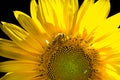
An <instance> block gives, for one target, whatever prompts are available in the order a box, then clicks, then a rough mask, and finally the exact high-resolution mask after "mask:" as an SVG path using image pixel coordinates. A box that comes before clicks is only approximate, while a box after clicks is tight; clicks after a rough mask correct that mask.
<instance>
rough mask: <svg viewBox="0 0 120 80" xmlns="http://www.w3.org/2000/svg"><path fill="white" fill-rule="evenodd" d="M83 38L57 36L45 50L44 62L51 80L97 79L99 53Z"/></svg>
mask: <svg viewBox="0 0 120 80" xmlns="http://www.w3.org/2000/svg"><path fill="white" fill-rule="evenodd" d="M84 44H85V43H84V42H82V39H76V38H73V39H67V40H66V39H63V38H57V39H56V41H54V43H52V44H51V45H50V46H49V47H48V48H47V49H46V51H45V55H43V63H44V66H45V67H46V70H47V71H46V75H47V77H48V79H50V80H95V79H97V78H94V76H96V75H97V73H98V72H97V68H96V66H95V65H96V63H98V62H97V57H98V55H97V54H96V53H97V52H96V51H95V50H92V49H87V48H86V47H87V46H86V45H84Z"/></svg>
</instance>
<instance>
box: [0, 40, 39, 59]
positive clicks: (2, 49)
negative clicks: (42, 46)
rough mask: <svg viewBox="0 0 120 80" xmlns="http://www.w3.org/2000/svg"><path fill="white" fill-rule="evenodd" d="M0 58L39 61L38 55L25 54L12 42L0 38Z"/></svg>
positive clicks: (25, 52)
mask: <svg viewBox="0 0 120 80" xmlns="http://www.w3.org/2000/svg"><path fill="white" fill-rule="evenodd" d="M0 56H3V57H6V58H11V59H16V60H31V61H39V58H38V55H37V54H33V53H30V52H27V51H25V50H23V49H22V48H20V47H19V46H17V45H16V44H15V43H14V42H13V41H10V40H6V39H1V38H0Z"/></svg>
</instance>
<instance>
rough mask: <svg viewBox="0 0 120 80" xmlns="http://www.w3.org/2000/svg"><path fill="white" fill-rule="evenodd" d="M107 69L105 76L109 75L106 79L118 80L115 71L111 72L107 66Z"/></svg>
mask: <svg viewBox="0 0 120 80" xmlns="http://www.w3.org/2000/svg"><path fill="white" fill-rule="evenodd" d="M107 68H108V69H106V72H107V74H108V75H109V76H108V77H109V78H108V79H110V80H120V76H119V74H117V73H116V72H115V71H113V70H112V69H111V68H112V67H111V66H110V65H107Z"/></svg>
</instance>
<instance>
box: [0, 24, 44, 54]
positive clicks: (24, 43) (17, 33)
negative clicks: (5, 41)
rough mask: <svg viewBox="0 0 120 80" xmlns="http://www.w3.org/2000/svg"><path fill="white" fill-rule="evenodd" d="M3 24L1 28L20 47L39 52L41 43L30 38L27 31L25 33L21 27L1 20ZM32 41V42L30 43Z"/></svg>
mask: <svg viewBox="0 0 120 80" xmlns="http://www.w3.org/2000/svg"><path fill="white" fill-rule="evenodd" d="M2 24H3V26H2V27H1V29H2V30H3V31H4V32H5V33H6V34H7V35H8V36H9V37H10V38H11V39H12V40H13V41H14V42H15V43H16V44H17V45H18V46H19V47H21V48H22V49H24V50H27V51H28V52H33V53H39V52H40V50H41V51H42V47H41V45H40V44H39V43H38V42H37V41H36V40H34V38H32V37H31V36H30V35H29V33H27V32H26V31H25V30H23V29H22V28H20V27H18V26H16V25H14V24H10V23H6V22H2ZM31 42H33V43H34V44H33V43H31Z"/></svg>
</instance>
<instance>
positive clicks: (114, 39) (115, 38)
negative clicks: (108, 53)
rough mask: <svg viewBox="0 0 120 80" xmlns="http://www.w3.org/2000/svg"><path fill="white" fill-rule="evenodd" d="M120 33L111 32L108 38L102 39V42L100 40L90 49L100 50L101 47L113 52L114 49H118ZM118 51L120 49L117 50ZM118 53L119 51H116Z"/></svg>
mask: <svg viewBox="0 0 120 80" xmlns="http://www.w3.org/2000/svg"><path fill="white" fill-rule="evenodd" d="M119 35H120V31H116V32H113V33H112V34H110V35H109V36H108V37H106V38H104V39H103V40H101V41H100V42H96V43H94V44H93V45H92V47H94V48H97V49H100V48H102V47H105V46H107V47H110V48H112V49H114V50H116V47H118V48H119V47H120V46H119V44H120V37H119ZM119 49H120V48H119ZM118 51H119V50H118Z"/></svg>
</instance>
